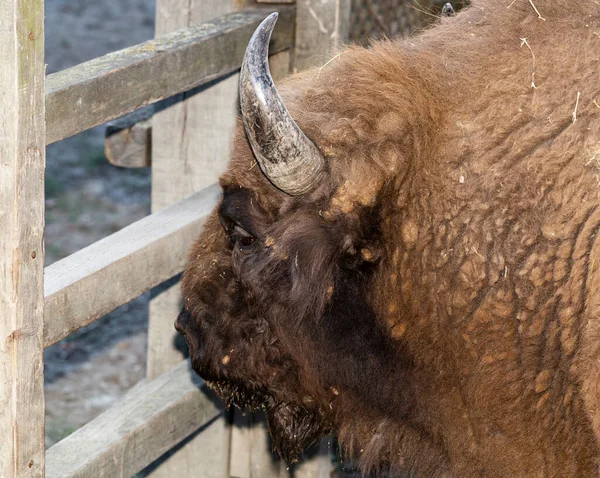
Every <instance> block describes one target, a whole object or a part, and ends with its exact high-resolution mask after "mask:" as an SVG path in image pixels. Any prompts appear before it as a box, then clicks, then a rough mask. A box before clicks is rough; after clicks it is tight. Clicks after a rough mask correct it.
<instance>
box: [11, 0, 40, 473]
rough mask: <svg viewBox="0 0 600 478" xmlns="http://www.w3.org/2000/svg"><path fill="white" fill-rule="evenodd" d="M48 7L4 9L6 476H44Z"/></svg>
mask: <svg viewBox="0 0 600 478" xmlns="http://www.w3.org/2000/svg"><path fill="white" fill-rule="evenodd" d="M44 74H45V66H44V2H43V0H30V1H28V2H24V1H22V0H2V1H1V2H0V105H1V106H0V476H1V477H7V478H9V477H10V478H15V477H25V476H27V477H43V476H44V376H43V375H44V374H43V369H44V366H43V358H42V352H43V347H42V328H43V319H44V317H43V313H44V295H43V272H44V269H43V267H44V266H43V264H44V247H43V232H44V162H45V124H44Z"/></svg>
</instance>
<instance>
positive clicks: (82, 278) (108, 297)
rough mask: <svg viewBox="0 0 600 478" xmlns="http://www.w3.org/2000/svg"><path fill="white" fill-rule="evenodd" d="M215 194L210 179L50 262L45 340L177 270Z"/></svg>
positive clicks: (71, 329) (58, 336)
mask: <svg viewBox="0 0 600 478" xmlns="http://www.w3.org/2000/svg"><path fill="white" fill-rule="evenodd" d="M219 194H220V190H219V188H218V187H217V186H216V185H213V186H211V187H209V188H206V189H204V190H203V191H200V192H199V193H196V194H195V195H193V196H192V197H189V198H188V199H185V200H184V201H182V202H180V203H178V204H175V205H173V206H172V207H170V208H168V209H165V210H163V211H161V212H159V213H157V214H153V215H150V216H147V217H145V218H143V219H141V220H140V221H137V222H135V223H133V224H131V225H129V226H127V227H125V228H123V229H121V230H120V231H118V232H116V233H114V234H112V235H110V236H108V237H106V238H104V239H102V240H100V241H98V242H96V243H94V244H92V245H91V246H88V247H86V248H84V249H82V250H80V251H78V252H76V253H74V254H72V255H70V256H69V257H66V258H64V259H62V260H60V261H57V262H55V263H54V264H52V265H50V266H48V267H47V268H46V271H45V276H46V278H45V307H46V310H45V320H44V346H45V347H49V346H50V345H52V344H53V343H55V342H57V341H59V340H61V339H62V338H64V337H66V336H67V335H69V334H71V333H72V332H74V331H75V330H77V329H79V328H81V327H83V326H85V325H87V324H89V323H91V322H92V321H94V320H96V319H97V318H99V317H102V316H103V315H104V314H106V313H108V312H110V311H111V310H113V309H115V308H116V307H118V306H120V305H121V304H124V303H126V302H128V301H129V300H131V299H133V298H135V297H137V296H138V295H140V294H141V293H143V292H145V291H147V290H148V289H150V288H152V287H154V286H155V285H158V284H160V283H161V282H163V281H165V280H167V279H169V278H171V277H173V276H174V275H176V274H178V273H179V272H181V270H182V268H183V266H184V264H185V258H186V255H187V251H188V249H189V248H190V246H191V244H192V242H193V241H194V239H195V238H196V237H197V236H198V234H199V232H200V230H201V228H202V225H203V224H204V221H205V219H206V218H207V217H208V215H209V214H210V212H211V210H212V209H213V208H214V206H215V204H216V200H217V198H218V196H219ZM167 319H170V320H167V322H168V323H169V325H170V327H173V321H174V320H175V317H174V316H173V317H168V318H167Z"/></svg>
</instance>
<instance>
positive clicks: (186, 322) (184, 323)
mask: <svg viewBox="0 0 600 478" xmlns="http://www.w3.org/2000/svg"><path fill="white" fill-rule="evenodd" d="M191 320H192V316H191V314H190V313H189V312H188V311H187V310H185V307H182V308H181V310H180V311H179V314H178V315H177V319H175V330H177V332H179V333H180V334H181V335H184V336H185V333H186V331H187V330H189V327H190V322H191Z"/></svg>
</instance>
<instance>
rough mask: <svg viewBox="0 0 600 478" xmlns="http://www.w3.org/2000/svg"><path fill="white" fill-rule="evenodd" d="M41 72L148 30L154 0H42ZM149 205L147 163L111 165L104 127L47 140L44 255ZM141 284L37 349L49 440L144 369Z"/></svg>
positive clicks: (59, 252)
mask: <svg viewBox="0 0 600 478" xmlns="http://www.w3.org/2000/svg"><path fill="white" fill-rule="evenodd" d="M45 4H46V23H45V27H46V64H47V71H48V73H54V72H56V71H59V70H62V69H64V68H68V67H70V66H73V65H76V64H78V63H81V62H83V61H86V60H90V59H92V58H95V57H97V56H100V55H103V54H105V53H108V52H110V51H114V50H118V49H121V48H124V47H126V46H129V45H134V44H136V43H139V42H142V41H144V40H147V39H149V38H152V37H153V35H154V0H78V1H77V2H73V1H72V0H46V2H45ZM149 212H150V171H149V170H147V169H146V170H125V169H117V168H114V167H113V166H111V165H110V164H109V163H108V162H107V161H106V159H105V157H104V129H103V128H102V127H98V128H94V129H92V130H90V131H87V132H85V133H82V134H79V135H77V136H75V137H72V138H69V139H66V140H64V141H61V142H59V143H56V144H53V145H50V146H49V147H48V149H47V167H46V225H47V227H46V265H49V264H51V263H53V262H54V261H56V260H59V259H61V258H63V257H65V256H67V255H69V254H71V253H73V252H75V251H77V250H79V249H81V248H82V247H85V246H87V245H89V244H91V243H93V242H95V241H97V240H98V239H100V238H102V237H105V236H107V235H109V234H111V233H113V232H115V231H117V230H119V229H121V228H122V227H124V226H126V225H128V224H130V223H131V222H134V221H136V220H138V219H140V218H142V217H143V216H145V215H147V214H148V213H149ZM148 297H149V295H148V294H145V295H144V296H142V297H140V298H138V299H136V300H134V301H132V302H131V303H129V304H126V305H124V306H122V307H120V308H119V309H118V310H116V311H114V312H113V313H111V314H109V315H108V316H107V317H105V318H104V319H102V320H99V321H97V322H95V323H93V324H91V325H90V326H89V327H86V328H85V329H82V330H81V331H79V332H78V333H76V334H74V335H72V336H70V337H68V338H67V339H65V340H63V341H62V342H60V343H58V344H56V345H54V346H53V347H50V348H49V349H47V350H46V352H45V354H44V360H45V373H44V375H45V379H46V443H47V446H50V445H52V444H53V443H55V442H57V441H59V440H60V439H62V438H64V437H65V436H67V435H68V434H70V433H71V432H73V431H74V430H76V429H77V428H79V427H80V426H81V425H83V424H85V423H87V422H88V421H89V420H91V419H92V418H94V417H95V416H97V415H98V414H99V413H101V412H102V411H104V410H105V409H106V408H108V407H109V406H111V405H112V404H113V403H114V402H115V401H116V400H118V398H119V397H120V396H122V395H123V393H124V392H125V391H126V390H127V389H128V388H130V387H131V386H132V385H134V384H135V383H136V382H137V381H139V380H140V379H141V378H143V377H144V375H145V361H146V328H147V324H146V321H147V310H148Z"/></svg>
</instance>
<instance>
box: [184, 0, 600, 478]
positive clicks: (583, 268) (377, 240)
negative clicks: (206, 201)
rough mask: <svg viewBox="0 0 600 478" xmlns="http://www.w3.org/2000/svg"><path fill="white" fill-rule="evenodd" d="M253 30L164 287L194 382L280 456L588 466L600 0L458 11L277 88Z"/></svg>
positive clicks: (582, 470)
mask: <svg viewBox="0 0 600 478" xmlns="http://www.w3.org/2000/svg"><path fill="white" fill-rule="evenodd" d="M275 22H276V14H273V15H272V16H270V17H268V18H267V19H266V20H265V21H264V22H263V23H262V24H261V26H260V27H259V28H258V29H257V31H256V32H255V33H254V36H253V37H252V39H251V41H250V43H249V46H248V49H247V52H246V56H245V58H244V62H243V66H242V71H241V77H240V102H241V121H240V124H239V127H238V130H237V135H236V139H235V144H234V149H233V154H232V158H231V161H230V164H229V166H228V169H227V171H226V172H225V173H224V174H223V176H222V177H221V179H220V183H221V186H222V189H223V196H222V200H221V202H220V204H219V205H218V207H217V209H216V210H215V211H214V213H213V214H212V215H211V216H210V218H209V220H208V222H207V223H206V225H205V229H204V231H203V233H202V235H201V236H200V238H199V239H198V241H197V242H196V244H195V245H194V246H193V249H192V251H191V255H190V260H189V263H188V265H187V267H186V269H185V272H184V275H183V279H182V290H183V296H184V302H183V308H182V310H181V313H180V315H179V317H178V318H177V321H176V328H177V329H178V330H179V331H180V332H181V333H182V334H183V335H184V337H185V339H186V341H187V343H188V345H189V350H190V354H191V360H192V365H193V368H194V370H195V371H196V372H197V373H198V374H200V375H201V376H202V377H203V378H204V379H205V380H206V381H207V383H209V384H210V385H211V386H212V387H213V388H214V389H215V390H216V391H217V393H218V394H219V395H220V396H221V397H222V398H223V399H224V400H225V401H226V403H228V404H232V405H235V406H238V407H242V408H249V409H262V410H264V411H265V413H266V416H267V422H268V425H269V430H270V433H271V436H272V440H273V444H274V447H275V448H276V449H277V450H278V451H279V453H280V454H281V455H282V456H283V457H285V458H287V459H291V460H293V459H294V458H295V457H296V456H297V455H298V454H299V453H301V451H302V449H303V448H305V447H306V446H307V445H309V444H311V443H313V442H315V441H316V440H319V439H320V438H321V437H322V436H324V435H325V434H327V433H330V432H331V433H334V434H335V435H336V436H337V437H338V439H339V442H340V444H341V447H342V449H343V450H344V451H345V453H346V454H347V455H348V456H349V457H350V458H352V459H353V460H356V461H357V462H358V463H359V464H360V466H361V467H362V469H363V470H364V471H365V473H369V472H373V473H380V474H386V475H388V474H395V473H398V474H399V473H410V474H412V475H411V476H416V477H427V478H430V477H461V478H462V477H486V478H489V477H538V476H539V477H542V476H544V477H550V476H552V477H562V478H564V477H592V476H598V475H599V457H600V454H599V444H600V442H599V440H600V235H599V234H598V231H599V230H600V2H598V1H595V0H580V1H572V0H569V1H567V0H534V1H530V0H515V1H512V3H510V2H509V0H505V1H502V2H501V1H491V0H488V1H485V0H473V1H472V5H471V6H470V7H468V8H466V9H465V10H463V11H462V12H459V13H458V14H457V15H455V16H452V17H448V18H443V19H441V20H440V21H439V24H438V25H436V26H435V27H433V28H431V29H427V30H426V31H424V32H422V33H421V34H420V35H419V36H417V37H412V38H407V39H397V40H386V41H379V42H374V43H373V44H372V45H371V46H370V48H367V49H365V48H360V47H357V46H349V47H346V48H345V49H342V50H341V51H340V52H339V53H338V54H337V55H336V56H334V57H333V58H332V59H331V60H330V61H329V62H327V63H326V64H325V65H323V66H322V67H321V68H317V69H313V70H310V71H306V72H303V73H301V74H297V75H293V76H292V77H290V78H289V79H287V80H285V81H282V82H281V84H280V85H278V87H279V92H278V91H277V89H276V88H275V86H274V84H273V80H272V78H271V76H270V74H269V69H268V64H267V53H268V52H267V50H268V43H269V38H270V34H271V31H272V29H273V26H274V24H275Z"/></svg>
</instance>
